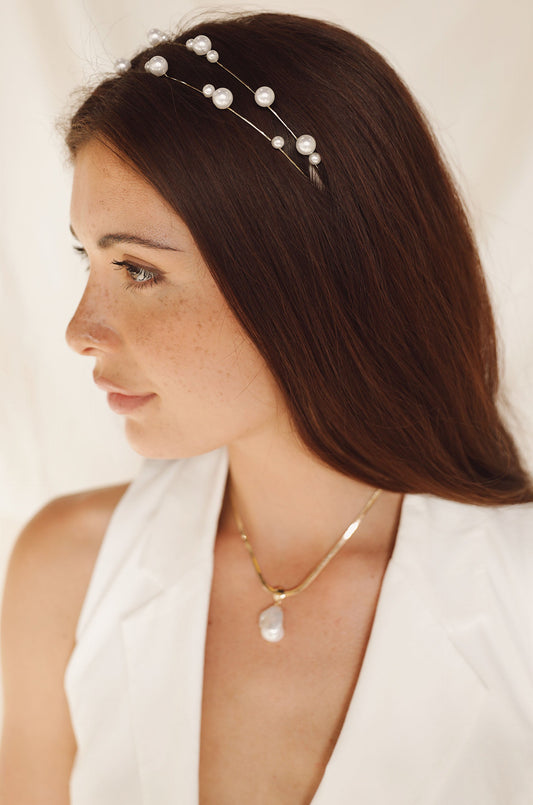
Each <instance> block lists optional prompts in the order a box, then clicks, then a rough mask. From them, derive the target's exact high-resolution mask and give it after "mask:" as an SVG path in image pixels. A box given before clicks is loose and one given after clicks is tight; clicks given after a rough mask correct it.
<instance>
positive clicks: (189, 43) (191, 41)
mask: <svg viewBox="0 0 533 805" xmlns="http://www.w3.org/2000/svg"><path fill="white" fill-rule="evenodd" d="M193 45H194V39H187V41H186V42H185V47H186V48H187V50H192V48H193Z"/></svg>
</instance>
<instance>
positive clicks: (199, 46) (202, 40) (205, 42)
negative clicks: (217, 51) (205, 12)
mask: <svg viewBox="0 0 533 805" xmlns="http://www.w3.org/2000/svg"><path fill="white" fill-rule="evenodd" d="M192 50H194V52H195V53H196V55H197V56H207V54H208V53H209V51H210V50H211V40H210V39H209V37H208V36H204V35H203V34H200V35H199V36H196V37H195V38H194V39H193V42H192Z"/></svg>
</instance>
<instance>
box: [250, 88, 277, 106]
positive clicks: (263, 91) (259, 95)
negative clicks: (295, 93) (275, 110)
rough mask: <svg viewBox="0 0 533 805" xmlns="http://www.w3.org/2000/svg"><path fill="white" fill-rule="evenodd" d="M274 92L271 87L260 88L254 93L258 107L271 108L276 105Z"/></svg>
mask: <svg viewBox="0 0 533 805" xmlns="http://www.w3.org/2000/svg"><path fill="white" fill-rule="evenodd" d="M275 97H276V96H275V95H274V90H273V89H270V87H259V89H256V91H255V93H254V98H255V102H256V104H257V105H258V106H270V105H271V104H273V103H274V98H275Z"/></svg>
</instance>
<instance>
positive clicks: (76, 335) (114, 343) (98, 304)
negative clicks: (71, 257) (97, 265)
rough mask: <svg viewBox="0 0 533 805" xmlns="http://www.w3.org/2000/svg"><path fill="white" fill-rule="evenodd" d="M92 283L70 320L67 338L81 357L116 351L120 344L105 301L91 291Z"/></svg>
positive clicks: (68, 342)
mask: <svg viewBox="0 0 533 805" xmlns="http://www.w3.org/2000/svg"><path fill="white" fill-rule="evenodd" d="M89 285H90V281H89V284H88V285H87V287H86V289H85V293H84V294H83V296H82V298H81V301H80V303H79V305H78V307H77V309H76V312H75V313H74V315H73V317H72V319H71V320H70V322H69V324H68V327H67V330H66V333H65V338H66V341H67V344H68V345H69V347H71V349H73V350H74V351H75V352H79V354H80V355H99V354H100V353H102V352H112V351H114V350H115V349H116V348H117V347H118V345H119V342H120V339H119V336H118V332H117V330H116V329H115V328H114V327H113V326H112V323H111V319H110V312H109V309H108V306H107V305H106V304H105V303H104V301H103V300H102V299H101V298H100V299H99V298H98V296H97V295H96V294H95V293H94V292H92V291H91V290H90V287H89Z"/></svg>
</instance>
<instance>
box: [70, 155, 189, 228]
mask: <svg viewBox="0 0 533 805" xmlns="http://www.w3.org/2000/svg"><path fill="white" fill-rule="evenodd" d="M70 212H71V223H72V227H73V229H74V230H75V231H76V233H77V234H78V235H79V236H80V237H82V235H81V233H82V232H83V233H84V235H86V236H89V237H91V236H92V235H93V234H94V235H98V234H99V233H100V232H101V230H102V229H103V228H105V229H109V228H110V225H112V226H113V228H117V227H118V228H119V229H123V230H125V231H126V229H127V230H128V231H130V230H132V229H139V230H141V229H142V230H143V231H146V230H147V229H148V230H149V231H151V232H153V233H157V234H159V235H161V236H163V235H167V236H172V235H174V234H179V236H180V237H184V236H188V237H190V233H189V231H188V229H187V227H186V225H185V224H184V222H183V221H182V220H181V218H180V217H179V216H178V215H177V214H176V212H175V211H174V210H173V209H172V208H171V207H170V205H169V204H168V203H167V202H166V201H165V199H164V198H163V197H162V196H161V195H160V194H159V193H158V192H157V190H156V189H155V188H154V187H152V185H151V184H150V183H149V182H148V181H147V180H146V179H145V178H144V177H143V176H141V175H140V174H139V173H137V172H136V171H135V170H134V169H133V168H132V167H130V165H128V163H127V162H126V161H125V160H124V159H123V158H121V157H120V156H119V155H117V154H116V153H114V152H113V151H112V150H111V148H109V147H108V146H106V145H104V144H103V143H100V142H98V141H97V140H91V141H90V142H88V143H87V144H86V145H84V146H83V147H82V148H81V149H80V150H79V152H78V154H77V155H76V158H75V160H74V176H73V182H72V197H71V205H70Z"/></svg>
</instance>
